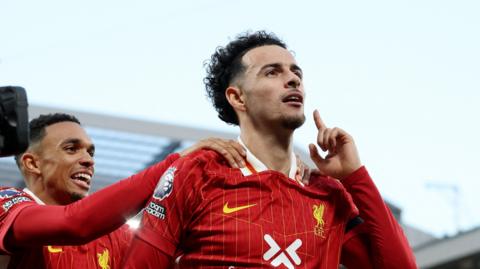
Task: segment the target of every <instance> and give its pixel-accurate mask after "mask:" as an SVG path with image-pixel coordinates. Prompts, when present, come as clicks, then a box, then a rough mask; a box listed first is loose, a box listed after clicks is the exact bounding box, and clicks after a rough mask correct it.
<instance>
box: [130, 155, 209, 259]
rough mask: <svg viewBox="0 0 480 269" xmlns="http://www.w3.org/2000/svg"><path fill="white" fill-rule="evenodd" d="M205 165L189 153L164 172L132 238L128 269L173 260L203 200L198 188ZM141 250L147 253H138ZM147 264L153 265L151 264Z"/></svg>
mask: <svg viewBox="0 0 480 269" xmlns="http://www.w3.org/2000/svg"><path fill="white" fill-rule="evenodd" d="M204 165H205V163H204V162H203V161H201V160H200V159H196V158H193V157H190V156H187V157H185V158H182V159H179V160H178V161H177V162H175V163H174V164H173V165H172V166H171V167H170V168H168V169H167V171H166V172H165V174H163V176H162V178H161V179H160V181H159V182H158V185H157V187H156V188H155V191H154V193H153V196H152V198H151V199H150V201H149V202H148V203H147V205H146V208H145V211H144V214H143V218H142V223H141V226H140V228H139V229H138V230H137V232H136V235H135V237H134V239H133V241H134V242H135V243H134V244H133V245H132V247H131V248H132V249H131V250H130V251H129V252H130V254H129V255H128V257H127V260H126V266H127V268H157V266H156V264H164V263H165V261H164V256H165V255H166V256H167V257H168V260H169V261H172V260H173V259H174V255H175V253H176V251H177V248H178V246H179V245H180V241H181V238H182V236H184V232H185V231H186V229H187V226H188V223H189V222H190V219H191V217H192V213H193V211H194V209H195V208H196V205H198V203H199V202H200V199H201V198H200V196H199V195H198V193H199V191H198V190H199V188H200V187H199V185H200V184H201V182H202V178H204V177H203V173H204V169H203V168H204ZM137 248H138V249H137ZM145 249H148V250H145ZM142 252H144V253H145V254H141V255H140V254H139V255H136V254H137V253H142ZM160 254H161V255H160ZM157 259H158V260H157ZM145 260H149V261H148V262H146V261H145ZM146 263H147V264H148V265H153V266H151V267H148V266H147V264H146ZM162 268H163V267H162Z"/></svg>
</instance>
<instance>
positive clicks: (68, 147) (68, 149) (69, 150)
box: [63, 145, 77, 153]
mask: <svg viewBox="0 0 480 269" xmlns="http://www.w3.org/2000/svg"><path fill="white" fill-rule="evenodd" d="M63 150H65V151H66V152H67V153H75V152H77V147H76V146H75V145H66V146H65V147H64V148H63Z"/></svg>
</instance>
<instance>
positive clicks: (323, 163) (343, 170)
mask: <svg viewBox="0 0 480 269" xmlns="http://www.w3.org/2000/svg"><path fill="white" fill-rule="evenodd" d="M313 119H314V121H315V125H316V126H317V129H318V136H317V144H318V146H320V148H321V149H322V151H324V152H325V151H328V154H327V156H325V158H323V157H322V156H320V154H318V150H317V147H316V146H315V145H314V144H310V145H309V149H310V158H312V161H313V162H314V163H315V165H316V166H317V168H318V170H319V171H320V173H322V174H324V175H327V176H331V177H334V178H337V179H340V180H342V179H344V178H345V177H347V176H348V175H350V174H351V173H353V172H354V171H355V170H357V169H358V168H360V167H361V166H362V163H361V162H360V157H359V156H358V152H357V147H356V146H355V142H354V141H353V138H352V137H351V136H350V135H349V134H348V133H347V132H345V131H344V130H342V129H340V128H337V127H335V128H331V129H330V128H327V126H326V125H325V123H324V122H323V121H322V118H320V113H318V111H317V110H315V111H314V112H313Z"/></svg>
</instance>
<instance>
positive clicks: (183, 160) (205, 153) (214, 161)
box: [167, 149, 229, 173]
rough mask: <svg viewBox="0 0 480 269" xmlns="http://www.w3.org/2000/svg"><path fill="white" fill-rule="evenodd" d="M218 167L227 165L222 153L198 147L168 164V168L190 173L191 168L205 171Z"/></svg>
mask: <svg viewBox="0 0 480 269" xmlns="http://www.w3.org/2000/svg"><path fill="white" fill-rule="evenodd" d="M220 167H229V166H228V163H227V161H226V160H225V159H224V158H223V156H222V155H220V154H219V153H217V152H216V151H213V150H206V149H200V150H197V151H195V152H193V153H191V154H189V155H186V156H183V157H180V158H179V159H177V160H176V161H175V162H173V163H172V164H171V165H170V168H169V170H170V171H171V170H177V171H178V172H187V173H190V172H192V170H201V171H204V172H206V171H207V170H215V169H219V168H220ZM167 171H168V170H167Z"/></svg>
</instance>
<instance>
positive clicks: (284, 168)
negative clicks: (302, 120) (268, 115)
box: [240, 124, 293, 176]
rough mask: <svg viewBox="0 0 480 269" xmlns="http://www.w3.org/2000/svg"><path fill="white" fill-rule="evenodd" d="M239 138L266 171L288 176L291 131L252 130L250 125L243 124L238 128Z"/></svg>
mask: <svg viewBox="0 0 480 269" xmlns="http://www.w3.org/2000/svg"><path fill="white" fill-rule="evenodd" d="M240 137H241V139H242V141H243V143H245V146H247V148H248V149H249V150H250V152H252V153H253V155H255V157H257V158H258V159H259V160H260V161H261V162H262V163H264V164H265V165H266V166H267V167H268V169H271V170H275V171H278V172H281V173H283V174H285V175H286V176H288V173H289V171H290V166H291V164H290V154H291V153H292V149H293V148H292V147H293V146H292V138H293V131H291V130H288V131H285V130H283V131H279V132H276V131H274V132H272V129H271V128H263V129H262V128H254V127H253V126H252V125H250V124H243V125H241V127H240Z"/></svg>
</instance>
